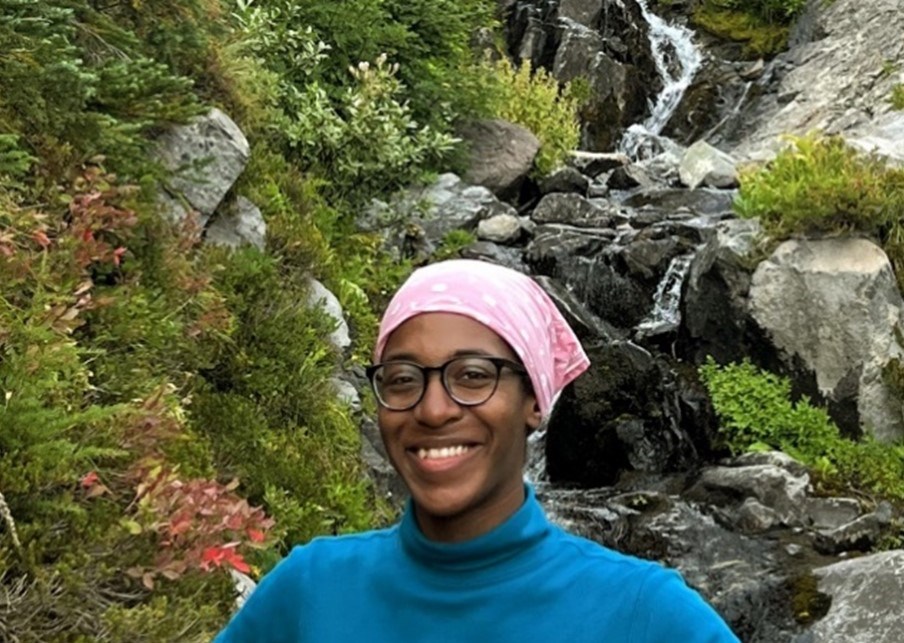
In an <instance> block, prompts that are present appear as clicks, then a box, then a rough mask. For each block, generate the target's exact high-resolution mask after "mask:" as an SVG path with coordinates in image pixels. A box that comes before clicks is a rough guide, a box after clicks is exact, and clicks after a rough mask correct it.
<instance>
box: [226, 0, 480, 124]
mask: <svg viewBox="0 0 904 643" xmlns="http://www.w3.org/2000/svg"><path fill="white" fill-rule="evenodd" d="M235 5H236V11H235V13H236V15H237V16H238V18H239V19H240V21H241V22H242V24H243V26H244V28H245V29H246V30H247V31H248V32H249V34H251V37H252V44H253V47H254V50H255V52H256V54H258V55H259V56H261V57H262V58H263V59H264V60H265V61H267V63H268V67H269V68H270V69H272V70H273V71H276V72H277V73H279V74H280V75H281V76H282V77H283V79H284V80H285V82H286V83H287V84H288V85H293V86H298V87H302V86H304V85H306V84H308V83H311V82H315V83H317V84H318V85H319V86H320V87H321V88H322V89H323V90H324V91H325V92H326V93H327V96H328V98H329V99H336V100H338V99H341V94H342V92H343V91H344V90H345V89H348V88H351V87H352V86H353V85H354V83H353V82H352V80H351V79H350V78H349V76H348V69H349V68H354V67H356V66H357V65H358V63H359V62H361V61H375V60H377V59H378V58H379V57H380V56H381V55H385V56H387V58H388V60H389V61H391V62H392V63H393V64H397V65H398V66H399V68H400V74H401V76H400V79H401V82H402V86H403V89H402V91H401V93H400V95H399V102H400V103H403V104H405V103H409V104H410V105H411V113H412V115H413V117H414V119H415V120H416V121H417V122H419V123H423V124H428V125H430V127H431V129H434V130H438V131H440V132H443V131H446V130H447V129H448V127H449V125H450V122H451V120H453V119H454V118H455V115H456V114H460V113H463V112H467V111H469V110H470V109H471V105H470V104H468V102H467V100H468V99H469V98H470V97H468V96H465V95H463V94H461V93H460V92H459V91H458V88H459V85H460V80H461V76H462V75H463V74H467V73H468V69H469V68H470V67H471V65H472V64H473V62H474V55H475V54H474V53H473V52H472V50H471V47H470V39H471V37H472V35H473V33H474V32H475V31H476V30H477V29H479V28H487V27H492V26H493V25H494V23H493V14H494V11H495V8H496V7H495V3H494V2H492V1H490V0H346V1H344V2H301V3H300V2H292V1H291V0H267V1H266V2H256V3H255V2H249V1H248V0H235ZM321 43H322V44H321ZM324 51H329V55H328V56H327V57H326V58H324V59H322V60H320V61H318V65H317V66H316V68H314V67H311V65H310V62H311V55H312V54H316V53H318V52H319V53H323V52H324Z"/></svg>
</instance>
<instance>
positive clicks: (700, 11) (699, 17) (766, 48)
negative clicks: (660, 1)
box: [692, 2, 788, 58]
mask: <svg viewBox="0 0 904 643" xmlns="http://www.w3.org/2000/svg"><path fill="white" fill-rule="evenodd" d="M692 22H693V24H694V25H695V26H696V27H698V28H700V29H703V30H705V31H708V32H709V33H711V34H713V35H714V36H718V37H719V38H724V39H726V40H733V41H735V42H740V43H743V46H744V47H743V52H744V55H745V56H748V57H750V58H756V57H760V56H774V55H775V54H777V53H779V52H781V51H783V50H785V49H786V48H787V46H788V26H787V25H786V24H775V23H771V22H768V21H766V20H764V19H763V18H761V17H759V16H757V15H755V14H751V13H748V12H746V11H743V10H740V9H726V8H723V7H721V6H719V5H716V4H715V3H712V2H704V3H702V4H700V5H698V6H697V8H696V9H695V10H694V13H693V17H692Z"/></svg>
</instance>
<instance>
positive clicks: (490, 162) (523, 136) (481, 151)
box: [458, 119, 540, 199]
mask: <svg viewBox="0 0 904 643" xmlns="http://www.w3.org/2000/svg"><path fill="white" fill-rule="evenodd" d="M458 135H459V136H460V137H461V138H462V139H463V140H464V142H465V144H466V145H467V146H468V148H469V150H470V157H469V162H468V169H467V171H466V172H465V174H464V180H465V181H466V182H468V183H471V184H473V185H482V186H483V187H485V188H488V189H489V190H490V191H491V192H493V194H495V195H496V196H498V197H499V198H501V199H514V198H516V197H517V196H518V191H519V189H520V187H521V184H522V183H523V182H524V180H525V179H526V178H527V175H528V174H529V173H530V171H531V169H532V168H533V166H534V158H536V156H537V152H539V151H540V141H539V139H537V137H536V136H535V135H534V134H533V132H531V131H530V130H529V129H527V128H525V127H522V126H521V125H516V124H515V123H509V122H508V121H503V120H500V119H489V120H476V121H471V122H469V123H466V124H465V125H463V126H462V127H461V128H460V129H459V131H458Z"/></svg>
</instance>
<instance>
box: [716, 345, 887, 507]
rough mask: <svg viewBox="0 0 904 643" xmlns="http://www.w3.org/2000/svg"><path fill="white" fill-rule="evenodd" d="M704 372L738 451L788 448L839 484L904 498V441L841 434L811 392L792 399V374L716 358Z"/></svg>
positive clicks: (723, 424) (722, 428)
mask: <svg viewBox="0 0 904 643" xmlns="http://www.w3.org/2000/svg"><path fill="white" fill-rule="evenodd" d="M700 377H701V379H702V380H703V383H704V384H705V385H706V388H707V390H708V391H709V395H710V398H711V399H712V403H713V407H714V408H715V410H716V413H717V414H718V416H719V420H720V431H721V432H722V433H723V435H724V436H725V439H726V441H727V443H728V445H729V447H730V448H731V449H732V451H734V452H735V453H738V452H743V451H751V450H762V449H775V450H780V451H784V452H785V453H788V454H789V455H791V456H793V457H794V458H796V459H798V460H799V461H801V462H803V463H804V464H807V465H809V466H810V467H812V468H813V469H814V470H815V471H816V472H817V473H819V474H821V475H822V476H824V477H825V479H826V480H825V482H826V483H827V484H829V485H831V486H834V487H845V488H852V489H856V490H859V491H862V492H866V493H869V494H874V495H879V496H882V497H887V498H894V499H897V500H904V447H902V446H897V447H896V446H891V445H885V444H879V443H877V442H875V441H874V440H872V439H865V440H864V441H861V442H854V441H852V440H848V439H846V438H843V437H841V434H840V432H839V430H838V427H837V426H836V425H835V424H834V423H833V422H832V420H831V419H830V418H829V415H828V413H826V411H825V410H824V409H822V408H819V407H815V406H813V405H812V404H811V403H810V400H809V399H808V398H806V397H801V398H800V399H799V400H797V401H796V402H795V401H792V400H791V383H790V381H789V380H788V379H787V378H784V377H779V376H777V375H774V374H772V373H768V372H765V371H762V370H760V369H758V368H756V367H755V366H753V365H752V364H751V363H750V362H749V361H744V362H742V363H740V364H728V365H725V366H719V365H717V364H716V363H715V361H714V360H713V359H712V358H709V359H708V360H707V362H706V363H705V364H703V365H702V366H701V367H700Z"/></svg>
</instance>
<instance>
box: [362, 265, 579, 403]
mask: <svg viewBox="0 0 904 643" xmlns="http://www.w3.org/2000/svg"><path fill="white" fill-rule="evenodd" d="M429 312H434V313H435V312H443V313H457V314H459V315H464V316H466V317H470V318H471V319H474V320H476V321H478V322H480V323H481V324H483V325H484V326H487V327H488V328H490V329H491V330H492V331H494V332H495V333H496V334H497V335H499V336H500V337H502V339H504V340H505V341H506V342H508V344H509V345H510V346H511V347H512V349H513V350H514V351H515V353H516V354H517V355H518V357H519V359H520V360H521V362H522V363H523V364H524V367H525V368H526V369H527V373H528V375H529V376H530V380H531V383H532V384H533V388H534V393H535V395H536V396H537V403H538V405H539V407H540V412H541V413H542V414H543V416H544V417H545V416H546V415H548V414H549V411H550V410H551V408H552V405H553V403H554V402H555V400H556V398H558V396H559V393H561V392H562V389H563V388H565V386H566V385H567V384H568V383H569V382H571V381H572V380H573V379H574V378H576V377H577V376H578V375H580V374H581V373H583V372H584V371H585V370H587V367H588V366H590V360H589V359H588V358H587V354H586V353H584V349H583V348H582V347H581V344H580V342H579V341H578V338H577V337H576V336H575V334H574V331H572V330H571V328H570V327H569V326H568V323H567V322H566V321H565V318H564V317H562V314H561V313H560V312H559V310H558V308H556V306H555V304H554V303H553V302H552V300H551V299H550V298H549V295H547V294H546V292H544V290H543V289H542V288H541V287H540V286H539V285H538V284H537V282H535V281H534V280H533V279H531V278H530V277H528V276H526V275H523V274H521V273H520V272H516V271H515V270H512V269H510V268H504V267H502V266H497V265H495V264H491V263H486V262H483V261H473V260H469V259H454V260H451V261H443V262H440V263H435V264H432V265H429V266H425V267H423V268H419V269H418V270H416V271H414V273H412V274H411V276H410V277H409V278H408V280H407V281H406V282H405V283H404V284H402V287H401V288H399V290H398V292H396V294H395V296H393V298H392V301H390V302H389V306H388V307H387V309H386V313H385V314H384V315H383V319H382V321H381V322H380V331H379V334H378V336H377V347H376V350H375V351H374V359H375V360H376V361H377V362H379V361H380V359H381V358H382V355H383V349H384V348H385V347H386V341H387V339H389V335H390V334H391V333H392V331H394V330H395V329H396V328H398V327H399V326H400V325H401V324H402V323H404V322H405V321H407V320H408V319H410V318H411V317H414V316H416V315H419V314H421V313H429Z"/></svg>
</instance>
